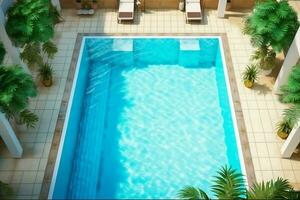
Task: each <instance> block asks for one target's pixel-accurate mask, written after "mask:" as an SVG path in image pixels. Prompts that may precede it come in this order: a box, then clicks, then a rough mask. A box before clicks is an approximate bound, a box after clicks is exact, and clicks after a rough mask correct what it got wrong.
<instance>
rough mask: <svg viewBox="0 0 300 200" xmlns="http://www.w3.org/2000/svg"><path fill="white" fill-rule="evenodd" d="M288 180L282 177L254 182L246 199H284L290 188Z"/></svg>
mask: <svg viewBox="0 0 300 200" xmlns="http://www.w3.org/2000/svg"><path fill="white" fill-rule="evenodd" d="M291 189H292V188H291V186H290V185H289V183H288V181H287V180H285V179H282V178H278V179H277V180H275V181H273V180H271V181H267V182H262V183H255V184H254V185H253V186H252V187H251V189H250V190H249V191H248V194H247V196H248V199H286V197H287V196H288V195H289V194H288V193H289V191H290V190H291Z"/></svg>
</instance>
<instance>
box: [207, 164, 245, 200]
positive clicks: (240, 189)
mask: <svg viewBox="0 0 300 200" xmlns="http://www.w3.org/2000/svg"><path fill="white" fill-rule="evenodd" d="M212 192H213V193H214V194H215V196H216V197H217V198H218V199H238V198H242V197H243V196H244V195H245V193H246V188H245V185H244V178H243V175H242V174H241V173H239V172H237V171H236V170H234V169H232V168H231V167H227V166H225V167H222V168H221V169H220V170H219V171H218V175H217V176H215V179H214V181H213V185H212Z"/></svg>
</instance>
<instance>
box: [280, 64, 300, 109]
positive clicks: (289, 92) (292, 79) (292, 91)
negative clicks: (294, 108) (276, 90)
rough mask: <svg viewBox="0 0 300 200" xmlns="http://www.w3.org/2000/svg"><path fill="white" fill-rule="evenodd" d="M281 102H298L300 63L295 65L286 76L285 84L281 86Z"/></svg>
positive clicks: (299, 102) (299, 94)
mask: <svg viewBox="0 0 300 200" xmlns="http://www.w3.org/2000/svg"><path fill="white" fill-rule="evenodd" d="M280 100H281V101H282V102H283V103H293V104H300V65H296V66H295V67H294V68H293V70H292V72H291V73H290V75H289V77H288V81H287V84H286V85H284V86H282V87H281V98H280Z"/></svg>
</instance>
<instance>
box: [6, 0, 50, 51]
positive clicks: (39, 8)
mask: <svg viewBox="0 0 300 200" xmlns="http://www.w3.org/2000/svg"><path fill="white" fill-rule="evenodd" d="M7 17H8V18H7V23H6V30H7V33H8V35H9V36H10V38H11V39H12V40H13V41H14V42H15V43H16V44H17V45H18V46H23V45H25V44H28V43H31V42H38V43H39V42H42V43H43V42H47V41H48V40H49V39H51V38H52V37H53V34H54V22H55V15H54V13H53V8H52V7H51V3H50V1H49V0H18V1H17V2H16V3H15V4H14V5H13V6H12V7H11V8H10V9H9V10H8V15H7Z"/></svg>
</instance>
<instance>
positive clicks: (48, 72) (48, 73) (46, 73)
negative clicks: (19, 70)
mask: <svg viewBox="0 0 300 200" xmlns="http://www.w3.org/2000/svg"><path fill="white" fill-rule="evenodd" d="M52 74H53V68H52V67H51V65H50V64H48V63H45V64H43V65H42V66H41V67H40V68H39V75H40V76H41V78H42V79H43V80H49V79H52Z"/></svg>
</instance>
